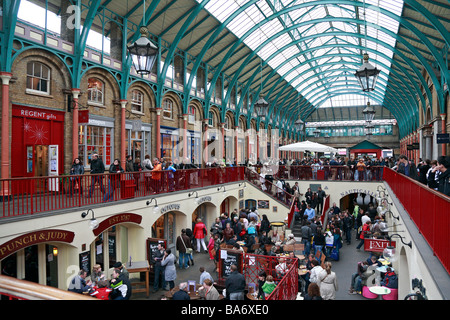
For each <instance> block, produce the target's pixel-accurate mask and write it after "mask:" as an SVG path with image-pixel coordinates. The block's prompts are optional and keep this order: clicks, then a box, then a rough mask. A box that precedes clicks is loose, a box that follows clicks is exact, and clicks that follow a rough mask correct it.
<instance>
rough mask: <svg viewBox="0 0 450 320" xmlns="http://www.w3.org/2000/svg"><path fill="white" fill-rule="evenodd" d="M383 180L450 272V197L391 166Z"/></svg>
mask: <svg viewBox="0 0 450 320" xmlns="http://www.w3.org/2000/svg"><path fill="white" fill-rule="evenodd" d="M384 180H385V182H386V183H387V184H388V185H389V187H390V188H391V189H392V191H393V192H394V194H395V196H396V197H397V198H398V200H399V201H400V202H401V204H402V205H403V207H404V208H405V210H406V211H407V212H408V214H409V216H410V218H411V220H412V221H413V222H414V224H415V225H416V227H417V228H418V229H419V232H420V233H421V234H422V236H423V237H424V239H425V240H426V241H427V243H428V244H429V246H430V247H431V249H432V250H433V253H434V255H435V256H436V257H437V258H438V259H439V261H440V262H441V263H442V265H443V266H444V268H445V269H446V270H447V272H448V273H449V274H450V251H449V249H448V248H449V246H450V238H449V237H448V235H449V234H450V215H449V212H450V197H449V196H446V195H445V194H442V193H440V192H437V191H435V190H433V189H431V188H429V187H427V186H425V185H424V184H422V183H420V182H418V181H416V180H414V179H411V178H409V177H407V176H405V175H403V174H401V173H398V172H396V171H394V170H392V169H389V170H385V173H384Z"/></svg>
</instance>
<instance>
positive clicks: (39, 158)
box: [34, 145, 48, 177]
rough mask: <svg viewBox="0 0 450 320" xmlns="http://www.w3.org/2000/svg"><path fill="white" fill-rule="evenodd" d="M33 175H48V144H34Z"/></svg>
mask: <svg viewBox="0 0 450 320" xmlns="http://www.w3.org/2000/svg"><path fill="white" fill-rule="evenodd" d="M34 176H35V177H46V176H48V146H44V145H36V146H35V148H34Z"/></svg>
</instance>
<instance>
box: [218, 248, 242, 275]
mask: <svg viewBox="0 0 450 320" xmlns="http://www.w3.org/2000/svg"><path fill="white" fill-rule="evenodd" d="M233 264H234V265H236V266H237V267H238V271H239V272H242V251H239V250H233V249H220V251H219V278H227V277H228V276H229V275H230V274H231V265H233Z"/></svg>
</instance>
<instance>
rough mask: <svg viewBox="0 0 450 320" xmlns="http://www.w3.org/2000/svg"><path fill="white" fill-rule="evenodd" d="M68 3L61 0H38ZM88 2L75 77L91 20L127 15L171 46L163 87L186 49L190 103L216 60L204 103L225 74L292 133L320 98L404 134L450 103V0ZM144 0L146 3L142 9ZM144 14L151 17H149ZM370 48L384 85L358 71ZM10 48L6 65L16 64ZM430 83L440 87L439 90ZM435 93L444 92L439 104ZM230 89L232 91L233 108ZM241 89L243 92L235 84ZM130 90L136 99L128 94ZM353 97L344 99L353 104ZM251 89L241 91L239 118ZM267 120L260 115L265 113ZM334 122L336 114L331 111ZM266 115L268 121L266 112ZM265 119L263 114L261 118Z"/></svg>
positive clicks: (7, 41) (125, 78) (77, 0)
mask: <svg viewBox="0 0 450 320" xmlns="http://www.w3.org/2000/svg"><path fill="white" fill-rule="evenodd" d="M33 2H35V3H37V4H39V5H41V6H45V7H46V8H48V9H49V10H51V11H54V12H57V13H58V12H59V13H60V10H61V8H59V7H60V1H59V0H33ZM18 3H20V1H13V0H5V1H4V8H3V12H4V14H3V29H2V32H3V33H2V39H1V40H2V47H3V48H10V49H9V50H12V49H11V48H12V41H13V39H14V36H13V31H14V27H13V26H14V25H15V23H16V21H17V10H18V7H19V5H18ZM71 3H72V4H74V5H76V6H79V7H80V8H81V19H82V21H83V30H82V31H80V32H79V33H77V35H76V45H75V48H76V50H75V55H74V57H75V61H74V64H73V66H71V72H72V81H73V85H74V87H75V86H76V85H77V84H78V83H79V81H80V79H81V76H82V74H83V72H84V71H85V70H83V68H82V58H83V54H82V53H83V52H84V48H85V47H86V38H87V35H88V33H89V30H91V29H95V30H96V31H99V32H101V33H103V34H105V35H107V34H109V31H110V28H111V24H112V23H116V24H118V25H120V27H121V28H122V32H123V38H124V39H126V40H125V41H123V42H124V43H123V48H122V50H123V51H124V52H126V51H125V50H124V48H125V46H126V44H127V43H128V44H129V43H131V42H133V41H134V40H136V39H137V37H139V32H138V30H139V26H140V25H146V26H147V27H148V29H149V31H150V33H151V34H152V39H153V40H154V41H155V42H157V43H158V44H159V47H160V48H161V52H160V57H159V59H160V61H164V63H163V66H162V68H161V70H159V69H158V85H157V86H156V89H155V90H156V96H157V98H161V97H162V96H163V94H164V88H163V84H164V82H165V74H166V71H167V69H168V68H169V66H170V64H171V63H172V62H173V59H174V57H175V56H176V55H180V56H182V57H183V59H184V64H185V68H186V70H187V71H188V72H189V73H188V78H187V79H185V80H184V81H185V83H184V92H183V95H182V98H183V108H187V106H188V104H189V102H190V101H191V100H192V99H194V98H195V97H192V96H191V95H190V94H189V93H190V88H191V86H192V84H193V83H194V81H195V76H196V74H197V71H198V70H200V69H204V70H206V71H207V72H206V81H205V82H206V83H205V87H207V88H206V92H205V99H204V102H203V104H204V112H205V114H208V113H207V112H208V110H209V108H210V106H211V103H210V98H211V96H212V95H213V94H214V90H215V86H216V83H217V82H218V81H221V82H222V86H223V87H224V88H237V90H235V92H238V94H239V96H240V97H244V96H248V97H250V101H252V103H251V105H250V109H249V110H248V111H249V112H248V113H247V114H248V115H249V117H248V118H249V119H248V121H250V118H251V115H252V114H253V101H256V100H257V98H258V97H259V96H264V97H265V99H266V100H267V101H269V103H270V113H269V116H268V117H267V118H266V119H267V120H265V124H264V125H265V126H267V125H269V124H272V125H273V124H275V123H279V127H280V128H283V129H285V130H287V131H291V132H292V131H293V130H294V129H293V127H294V126H293V124H294V122H295V121H296V120H297V119H298V118H301V119H302V120H304V121H305V122H306V121H309V119H312V118H314V117H313V116H312V115H313V114H314V113H316V112H318V110H319V109H322V108H331V110H332V111H331V112H328V113H327V116H328V117H330V114H331V116H332V117H334V114H335V112H334V108H336V105H339V106H341V107H352V106H353V107H355V106H356V107H358V106H359V107H361V106H362V105H365V102H366V101H371V103H372V104H373V105H380V106H383V107H384V108H386V109H388V110H389V112H390V113H391V114H392V115H393V116H394V117H395V119H396V120H397V123H398V125H399V131H400V137H402V136H405V135H407V134H409V133H411V132H412V131H413V130H415V129H417V127H418V126H419V113H421V112H422V113H425V112H426V108H427V106H429V107H431V108H433V106H437V108H438V110H437V111H436V112H437V113H438V114H439V113H445V99H446V97H447V96H448V83H449V80H450V74H449V68H448V66H449V53H450V51H449V48H450V34H449V31H448V30H450V18H449V13H450V5H449V3H448V1H446V0H434V1H431V0H420V1H419V0H227V1H223V0H147V1H140V0H139V1H138V0H122V1H119V0H72V1H71ZM144 5H145V7H144ZM143 12H145V21H142V20H143ZM366 51H367V52H368V53H369V56H370V62H371V63H372V64H373V65H375V66H377V67H378V68H379V69H381V74H380V77H379V80H378V82H377V86H376V89H375V91H374V92H372V93H369V94H366V93H363V92H362V90H361V89H360V87H359V85H358V84H357V81H356V79H355V77H354V76H353V73H354V71H356V69H357V68H358V67H359V65H361V64H362V55H363V53H364V52H366ZM10 52H11V51H8V50H2V52H1V54H2V59H1V61H2V64H4V65H2V66H1V68H2V71H3V70H5V71H8V68H10V66H11V64H12V61H11V60H12V59H13V58H11V54H10ZM123 62H124V64H123V70H122V74H121V75H120V80H119V82H120V83H121V86H122V95H126V87H127V85H128V84H129V83H130V81H136V80H139V79H134V78H133V77H132V76H131V75H130V68H131V60H130V59H129V58H128V57H126V55H124V58H123ZM430 88H431V89H430ZM433 92H435V96H436V97H437V101H436V102H435V103H433ZM231 94H232V90H226V96H225V97H223V99H222V106H221V113H222V114H221V116H222V117H225V113H226V111H227V108H226V106H227V103H228V101H229V99H230V95H231ZM235 94H236V93H235ZM123 98H126V97H125V96H124V97H123ZM346 101H347V102H348V103H349V105H345V102H346ZM243 104H244V99H243V98H241V99H239V98H238V99H237V106H236V110H235V115H236V119H238V117H239V115H240V114H241V113H242V108H243ZM258 120H259V119H258ZM326 120H327V121H330V120H333V119H326ZM258 122H259V121H258ZM258 125H259V124H258Z"/></svg>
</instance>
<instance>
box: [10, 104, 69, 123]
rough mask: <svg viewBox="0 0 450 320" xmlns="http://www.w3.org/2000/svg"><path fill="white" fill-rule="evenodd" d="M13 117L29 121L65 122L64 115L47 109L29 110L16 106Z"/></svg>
mask: <svg viewBox="0 0 450 320" xmlns="http://www.w3.org/2000/svg"><path fill="white" fill-rule="evenodd" d="M12 115H13V116H15V117H23V118H29V119H40V120H54V121H64V113H63V112H58V111H55V112H53V111H51V110H47V109H37V108H27V107H22V106H17V105H14V106H13V109H12Z"/></svg>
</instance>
